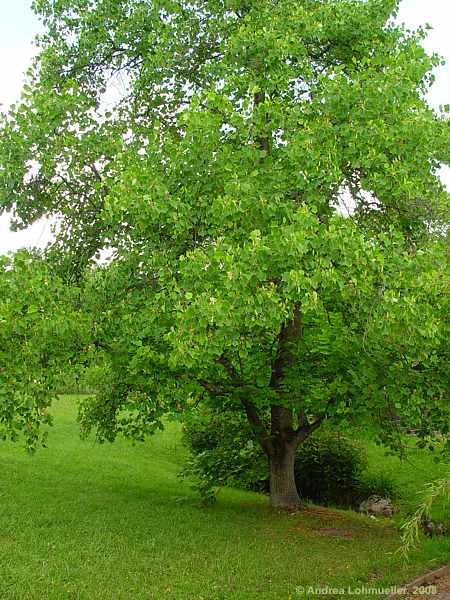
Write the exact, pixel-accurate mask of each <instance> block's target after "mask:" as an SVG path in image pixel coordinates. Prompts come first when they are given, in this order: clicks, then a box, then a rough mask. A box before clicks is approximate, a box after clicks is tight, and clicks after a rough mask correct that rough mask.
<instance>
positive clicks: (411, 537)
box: [399, 475, 450, 560]
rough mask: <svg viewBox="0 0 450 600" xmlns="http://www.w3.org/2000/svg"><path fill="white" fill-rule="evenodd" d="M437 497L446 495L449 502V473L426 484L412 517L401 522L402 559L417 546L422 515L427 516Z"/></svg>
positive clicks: (407, 556)
mask: <svg viewBox="0 0 450 600" xmlns="http://www.w3.org/2000/svg"><path fill="white" fill-rule="evenodd" d="M439 497H446V498H447V503H448V502H450V475H449V476H448V477H444V478H442V479H438V480H436V481H433V482H431V483H429V484H428V485H427V489H426V491H425V493H424V495H423V499H422V502H421V503H420V505H419V506H418V508H417V509H416V511H415V513H414V514H413V515H412V517H410V518H409V519H408V520H407V521H406V522H405V523H404V524H403V526H402V528H403V535H402V545H401V546H400V549H399V551H400V553H401V554H402V555H403V558H404V559H406V560H407V559H408V558H409V556H410V553H411V551H412V550H413V549H414V548H415V547H416V546H417V542H418V540H419V534H420V532H421V525H422V521H423V519H424V517H429V515H430V512H431V509H432V507H433V504H435V502H436V499H438V498H439Z"/></svg>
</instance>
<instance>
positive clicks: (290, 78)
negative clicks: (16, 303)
mask: <svg viewBox="0 0 450 600" xmlns="http://www.w3.org/2000/svg"><path fill="white" fill-rule="evenodd" d="M34 6H35V9H36V11H37V12H38V14H40V15H41V16H42V18H43V20H44V23H45V24H46V26H47V33H46V34H44V36H43V37H42V39H41V52H40V54H39V56H38V58H37V59H36V61H35V64H34V66H33V68H32V70H31V72H30V78H29V83H28V85H27V86H26V87H25V89H24V92H23V96H22V100H21V102H20V103H19V104H18V105H17V106H16V107H14V108H13V109H12V111H11V112H10V114H9V115H8V116H7V117H5V118H4V120H3V124H2V130H1V141H0V170H1V172H2V180H1V183H0V203H1V206H3V208H4V209H11V208H13V209H14V211H15V214H16V220H17V226H19V227H22V226H26V225H27V224H29V223H30V222H32V221H33V220H34V219H35V218H37V217H38V216H40V215H42V214H48V215H52V214H53V215H58V216H59V218H60V219H61V220H62V227H61V230H60V234H59V237H58V241H57V242H56V244H55V245H54V247H53V248H51V249H49V251H48V253H47V255H48V257H49V259H51V260H52V262H53V264H56V265H57V268H58V269H59V270H58V273H59V276H61V277H62V278H63V279H64V280H65V281H73V278H74V276H75V277H76V278H79V277H81V275H82V274H83V273H86V265H89V264H90V261H91V260H92V258H93V256H94V255H95V253H96V252H98V251H99V250H100V249H102V248H104V247H110V248H113V249H114V254H113V260H112V262H111V264H110V265H109V266H108V267H105V268H99V269H96V270H95V272H93V273H92V272H90V274H89V275H88V277H87V283H86V286H85V288H84V294H85V296H84V301H83V302H84V304H83V307H84V310H86V311H87V313H88V314H89V315H90V316H89V319H90V320H91V322H92V328H91V336H92V339H91V346H92V347H94V348H96V349H97V352H98V353H100V354H101V355H102V356H103V358H104V361H105V369H104V380H103V381H102V385H101V388H102V391H101V393H99V394H98V395H97V396H96V398H95V399H92V400H91V401H89V402H87V403H86V405H85V406H84V409H83V412H82V415H81V422H82V426H83V427H84V429H85V430H86V431H88V430H89V428H90V427H91V426H92V425H95V426H96V427H97V433H98V436H99V438H100V439H103V438H107V439H113V438H114V437H115V435H116V434H117V433H118V432H122V433H124V434H125V435H130V436H132V437H135V438H140V437H142V436H143V435H145V434H146V433H148V432H151V431H153V430H154V428H155V427H158V426H160V425H161V419H162V417H163V415H164V414H166V413H167V412H170V411H172V410H188V409H189V407H190V406H192V404H194V403H195V402H198V401H199V400H202V401H206V402H211V403H214V404H215V405H216V406H219V407H221V408H222V409H223V410H224V411H226V410H227V409H229V408H233V409H236V408H237V407H240V408H241V409H242V410H243V411H245V414H246V415H247V417H248V420H249V422H250V424H251V425H252V427H253V430H254V433H255V437H256V439H258V441H259V442H260V444H261V445H262V447H263V448H264V450H265V452H266V453H267V455H268V457H269V463H270V469H271V498H272V503H273V505H274V506H277V507H291V506H293V505H297V504H298V501H299V499H298V494H297V490H296V488H295V483H294V478H293V457H294V453H295V448H296V447H297V445H298V444H299V443H302V442H303V441H304V440H305V439H306V438H307V436H308V435H309V434H310V433H311V432H312V431H314V429H316V428H317V427H319V426H320V424H321V423H322V422H323V421H324V420H325V419H328V418H334V419H337V420H339V419H349V418H356V416H357V417H358V418H362V416H363V415H367V414H369V415H371V417H372V419H375V418H377V419H378V420H380V421H381V423H382V427H383V431H384V434H385V435H386V436H387V437H389V438H390V440H391V442H392V441H393V437H392V431H393V429H392V428H393V427H394V424H395V420H394V419H393V418H392V417H394V416H396V415H403V418H404V419H407V420H408V422H413V421H414V422H420V426H421V428H422V430H423V435H424V436H427V435H428V434H429V433H430V432H431V431H434V430H436V429H439V428H440V429H445V428H446V427H448V411H447V403H446V395H447V394H448V382H447V384H446V381H445V367H443V366H442V361H443V360H444V358H445V343H444V341H443V340H444V339H445V333H446V329H445V328H446V323H445V320H444V318H443V315H444V314H445V313H444V312H442V311H443V309H444V306H445V302H444V300H443V296H444V293H445V285H446V283H445V277H446V276H445V268H446V264H447V263H446V261H447V256H446V253H445V245H443V243H442V236H445V230H446V223H447V222H448V195H447V194H446V192H445V190H444V188H443V186H442V183H441V181H440V179H439V177H438V169H439V167H440V164H441V163H442V162H445V161H446V160H448V127H447V121H446V117H445V115H444V114H441V115H438V114H436V113H434V112H433V111H432V110H431V109H429V108H428V107H427V105H426V104H425V102H424V100H423V96H424V93H425V91H426V89H427V88H428V86H429V85H430V84H431V83H432V75H431V69H432V67H433V65H435V64H437V63H438V62H439V59H438V58H437V57H431V58H430V57H428V56H427V55H426V54H425V52H424V51H423V49H422V48H421V46H420V41H421V39H422V38H423V36H424V33H423V32H422V31H419V32H417V33H414V34H412V33H407V32H405V31H404V30H402V29H401V28H399V27H397V26H395V25H394V24H393V23H392V20H391V17H392V16H393V15H394V14H395V11H396V8H397V2H396V1H394V0H368V1H366V2H361V1H360V0H329V1H317V0H300V1H298V0H297V1H296V2H291V1H289V0H288V1H283V2H281V3H276V2H273V0H271V1H263V2H262V3H261V2H258V3H253V2H251V1H250V2H247V1H242V2H239V1H237V2H235V1H234V0H230V2H217V1H214V0H210V1H205V2H203V1H199V2H195V1H194V2H186V1H185V0H182V1H180V2H172V3H168V2H150V1H149V0H121V1H120V2H117V0H114V1H113V0H96V1H88V0H70V1H69V0H67V1H65V2H62V1H56V0H36V2H35V4H34ZM269 23H270V27H269ZM118 77H121V78H122V82H123V90H122V93H121V94H120V95H119V97H118V98H117V99H116V101H115V102H112V100H111V93H112V92H111V82H112V81H117V78H118ZM111 104H113V105H112V106H111ZM343 199H348V200H349V201H350V203H351V206H352V211H351V212H352V216H351V218H350V217H347V218H345V217H343V216H342V215H339V210H337V207H339V206H340V205H341V204H342V202H343ZM428 238H430V239H428ZM434 238H436V239H434ZM422 247H423V248H422ZM87 272H88V273H89V269H88V271H87ZM427 278H428V281H427V283H429V284H430V290H427V292H426V293H425V292H424V290H423V289H421V288H420V287H418V286H417V282H418V281H423V280H425V279H427ZM447 283H448V280H447ZM432 301H435V305H434V307H433V308H431V307H432V304H431V302H432ZM400 307H401V310H400ZM421 312H422V314H427V320H426V322H425V324H420V323H418V321H417V316H418V315H419V314H421ZM401 327H402V328H403V331H404V330H405V328H407V330H408V333H409V336H408V338H407V339H406V340H404V339H403V338H402V337H401V335H400V333H401V329H400V328H401ZM424 407H427V410H428V413H429V414H430V413H431V416H429V415H428V416H427V418H424V416H423V410H424ZM267 423H268V425H267Z"/></svg>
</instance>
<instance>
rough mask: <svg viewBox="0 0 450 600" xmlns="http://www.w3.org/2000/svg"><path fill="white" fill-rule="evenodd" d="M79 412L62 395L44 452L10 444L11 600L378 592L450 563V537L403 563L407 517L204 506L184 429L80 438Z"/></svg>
mask: <svg viewBox="0 0 450 600" xmlns="http://www.w3.org/2000/svg"><path fill="white" fill-rule="evenodd" d="M75 412H76V408H75V399H74V398H73V397H65V398H63V399H61V400H60V402H59V403H58V405H57V406H55V407H54V410H53V413H54V415H55V426H54V428H53V429H52V431H51V435H50V438H49V447H48V449H45V450H40V451H39V452H38V453H37V454H36V455H35V456H33V457H30V456H28V455H27V454H26V453H25V452H24V451H23V449H22V448H21V447H20V446H19V445H18V444H16V445H14V444H10V443H2V444H1V446H0V485H1V487H0V502H1V504H0V545H1V546H0V599H1V600H12V599H14V600H28V599H36V600H53V599H61V600H62V599H67V600H69V599H78V598H80V599H83V600H96V599H105V600H106V599H108V600H109V599H111V600H121V599H123V600H134V599H145V600H151V599H155V600H161V599H165V598H167V599H168V600H170V599H177V600H219V599H220V600H225V599H227V600H228V599H230V600H231V599H236V600H246V599H258V600H261V599H263V600H266V599H267V600H270V599H273V600H275V599H276V600H283V599H286V600H287V599H288V598H291V599H295V598H307V597H310V596H308V594H303V595H302V594H300V593H299V592H298V590H296V588H299V587H300V586H303V587H306V588H307V587H308V586H322V587H324V586H328V587H347V586H352V587H353V588H355V587H358V586H362V585H365V586H371V587H377V588H378V587H384V586H386V585H388V584H389V585H393V584H396V583H397V584H398V583H401V582H404V581H405V580H408V578H410V577H411V576H413V575H418V574H420V573H422V572H423V571H426V570H429V569H430V568H433V567H436V566H439V565H442V564H444V563H445V562H446V559H447V562H448V557H449V556H450V538H446V539H439V540H428V541H426V542H425V545H424V546H423V547H422V548H421V550H420V551H419V552H416V553H415V554H414V555H413V562H412V564H411V565H410V566H408V567H404V566H402V565H401V564H400V563H399V562H398V561H397V560H396V559H395V558H394V557H393V552H394V550H395V549H396V548H397V546H398V542H399V535H398V532H397V530H396V528H395V526H394V525H393V524H391V523H390V522H388V521H374V520H371V519H369V518H367V517H363V516H360V515H357V514H354V513H350V512H345V511H334V510H322V509H318V508H315V507H312V506H310V507H309V508H307V509H306V510H305V511H304V512H303V513H300V514H296V515H277V514H273V513H272V512H271V511H270V509H269V507H268V501H267V498H266V497H264V496H262V495H258V494H253V493H247V492H241V491H235V490H224V491H222V492H221V493H220V494H219V499H218V503H217V504H216V505H215V506H214V507H212V508H202V507H200V506H199V503H198V499H197V497H196V495H195V493H194V492H193V491H192V490H191V489H190V487H189V484H188V483H181V482H180V480H179V479H178V478H177V473H178V471H179V464H180V461H181V459H182V456H183V449H182V448H181V446H180V437H179V432H178V430H177V427H176V426H175V425H171V426H170V427H169V428H168V430H167V431H165V432H164V433H161V434H157V435H156V436H155V437H154V438H153V439H152V440H151V441H149V442H148V443H146V444H142V445H137V446H132V445H131V444H129V443H127V442H125V441H121V440H119V441H117V442H116V443H115V444H113V445H109V444H108V445H103V446H100V445H97V444H94V443H93V442H92V441H88V442H82V441H80V440H79V438H78V433H77V426H76V424H75ZM373 452H374V453H375V452H376V451H375V450H374V451H373ZM377 452H379V451H378V450H377ZM374 456H375V454H374ZM379 458H380V456H379ZM380 460H383V461H384V458H380ZM390 460H391V459H390ZM387 464H388V463H386V465H387ZM389 464H390V463H389ZM392 465H393V466H392V469H393V470H394V471H395V470H396V471H397V472H396V475H397V476H399V477H400V476H402V477H403V476H405V477H406V475H407V477H408V478H409V477H410V476H414V478H416V476H415V474H414V472H413V470H412V468H411V469H410V470H409V471H408V473H407V474H405V473H403V472H399V471H398V468H396V467H395V464H394V463H392ZM386 468H387V467H386ZM429 476H430V472H428V473H424V474H423V477H421V478H420V482H419V483H421V482H422V480H423V481H425V480H427V478H429ZM416 479H417V480H418V481H419V478H416ZM405 481H406V479H405ZM405 485H406V483H405ZM408 485H410V486H411V489H414V486H415V484H414V482H413V481H411V482H409V483H408ZM340 536H344V537H340ZM321 597H322V598H333V597H335V596H333V595H322V596H321ZM339 597H342V596H339Z"/></svg>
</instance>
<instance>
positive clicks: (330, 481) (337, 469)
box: [295, 432, 367, 506]
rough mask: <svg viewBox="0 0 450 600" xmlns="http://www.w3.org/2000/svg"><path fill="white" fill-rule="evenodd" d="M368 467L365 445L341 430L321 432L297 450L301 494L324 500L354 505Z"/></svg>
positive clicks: (343, 504) (297, 470)
mask: <svg viewBox="0 0 450 600" xmlns="http://www.w3.org/2000/svg"><path fill="white" fill-rule="evenodd" d="M366 467H367V458H366V455H365V453H364V450H363V448H362V446H361V445H359V444H357V443H356V442H353V441H352V440H350V439H349V438H348V437H345V436H344V435H342V434H340V433H330V432H319V433H316V434H315V435H313V436H311V437H310V438H309V439H307V440H306V441H305V442H304V443H303V444H302V445H301V446H300V447H299V449H298V451H297V457H296V461H295V478H296V482H297V489H298V490H299V493H300V495H301V496H303V497H305V498H308V499H310V500H313V501H314V502H318V503H320V504H336V505H339V506H354V505H355V504H356V503H357V501H358V499H359V479H360V477H361V474H362V472H363V471H364V469H365V468H366Z"/></svg>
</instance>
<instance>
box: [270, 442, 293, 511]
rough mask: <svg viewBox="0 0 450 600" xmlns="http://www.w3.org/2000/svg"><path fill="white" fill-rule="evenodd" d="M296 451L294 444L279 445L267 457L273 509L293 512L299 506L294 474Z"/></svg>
mask: <svg viewBox="0 0 450 600" xmlns="http://www.w3.org/2000/svg"><path fill="white" fill-rule="evenodd" d="M296 449H297V444H296V443H295V444H294V443H287V442H285V443H281V444H279V445H278V447H277V448H276V449H274V452H273V453H272V455H271V456H269V465H270V503H271V505H272V507H273V508H276V509H282V510H295V509H297V508H298V507H299V506H300V496H299V494H298V490H297V486H296V484H295V472H294V465H295V451H296Z"/></svg>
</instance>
